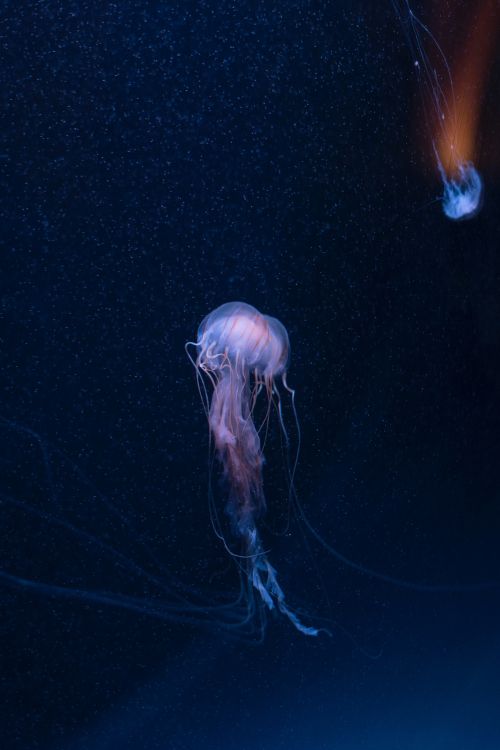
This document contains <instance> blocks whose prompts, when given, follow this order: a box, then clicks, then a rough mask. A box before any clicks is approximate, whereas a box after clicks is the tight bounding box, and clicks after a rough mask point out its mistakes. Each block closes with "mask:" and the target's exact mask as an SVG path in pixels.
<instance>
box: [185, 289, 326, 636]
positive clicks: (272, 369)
mask: <svg viewBox="0 0 500 750" xmlns="http://www.w3.org/2000/svg"><path fill="white" fill-rule="evenodd" d="M191 343H192V344H193V346H194V347H195V349H196V359H195V360H194V359H193V360H192V361H193V364H194V365H195V367H196V370H197V374H198V376H199V377H200V379H201V382H203V383H204V381H203V377H202V376H203V375H205V376H206V379H207V381H208V384H209V387H210V388H211V389H212V394H211V398H209V395H208V392H206V391H205V393H206V396H207V398H206V402H205V403H206V412H207V417H208V425H209V433H210V436H211V439H213V442H214V447H215V452H216V455H217V457H218V460H219V463H220V465H221V466H222V470H223V475H224V478H225V484H226V486H227V504H226V512H227V515H228V516H229V518H230V524H231V529H232V534H233V536H234V538H235V540H236V541H237V542H238V544H239V552H238V553H235V552H233V551H231V550H230V548H229V545H228V544H227V543H226V542H225V540H224V537H223V535H222V534H219V535H220V536H221V538H222V539H223V541H224V543H225V546H226V548H227V549H228V551H230V552H231V554H232V555H233V557H234V558H235V560H236V561H237V562H238V564H239V567H240V570H241V573H242V575H243V577H244V579H245V580H246V582H247V595H248V597H249V602H250V603H252V602H253V601H254V597H255V596H257V597H258V598H259V600H260V601H261V602H262V603H263V605H264V609H267V610H277V611H279V612H281V613H282V614H283V615H285V616H286V617H287V618H288V619H289V620H290V622H291V623H292V624H293V625H294V626H295V627H296V628H297V630H299V631H300V632H301V633H304V634H305V635H310V636H314V635H317V634H318V632H319V630H318V629H317V628H315V627H312V626H308V625H305V624H304V623H303V622H302V621H301V619H300V618H299V616H298V615H297V613H296V612H294V611H293V610H292V609H291V608H290V607H289V605H288V604H287V601H286V598H285V594H284V592H283V589H282V588H281V586H280V584H279V582H278V578H277V573H276V570H275V568H274V567H273V565H272V564H271V562H270V560H269V556H268V551H267V550H266V549H265V548H264V546H263V543H262V540H261V535H260V533H259V520H260V519H262V517H263V516H264V513H265V509H266V501H265V496H264V488H263V476H262V474H263V465H264V455H263V451H262V446H261V441H260V437H259V432H258V430H257V428H256V425H255V423H254V418H253V417H254V408H255V405H256V402H257V399H258V398H259V396H260V395H261V394H262V395H263V396H264V398H265V399H267V404H266V412H265V414H266V416H265V418H264V422H265V423H266V422H267V420H268V419H269V416H270V412H271V407H272V403H273V397H274V396H276V398H277V399H278V403H280V402H279V392H278V387H277V378H280V379H281V383H282V385H283V387H284V388H285V389H286V391H288V392H289V393H290V394H291V396H292V398H293V395H294V392H293V390H292V389H291V388H290V387H289V386H288V384H287V379H286V375H287V366H288V360H289V354H290V344H289V340H288V334H287V332H286V329H285V327H284V326H283V325H282V324H281V323H280V321H279V320H277V319H276V318H272V317H270V316H268V315H262V314H261V313H260V312H258V310H256V309H255V308H254V307H252V306H251V305H248V304H245V303H243V302H229V303H227V304H224V305H221V306H220V307H218V308H217V309H216V310H214V311H213V312H211V313H210V314H209V315H207V317H206V318H205V319H204V320H203V322H202V323H201V326H200V328H199V331H198V338H197V341H196V342H191ZM188 346H189V345H188ZM202 393H203V391H202ZM279 409H280V407H279ZM279 413H280V418H281V409H280V411H279ZM280 421H281V419H280Z"/></svg>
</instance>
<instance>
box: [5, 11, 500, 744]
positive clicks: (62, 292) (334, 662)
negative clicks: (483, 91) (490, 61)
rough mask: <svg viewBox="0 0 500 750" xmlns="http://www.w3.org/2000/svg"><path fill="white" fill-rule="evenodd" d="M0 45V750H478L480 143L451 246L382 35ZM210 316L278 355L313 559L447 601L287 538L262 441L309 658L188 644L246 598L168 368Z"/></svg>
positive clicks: (493, 714)
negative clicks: (257, 322) (266, 341)
mask: <svg viewBox="0 0 500 750" xmlns="http://www.w3.org/2000/svg"><path fill="white" fill-rule="evenodd" d="M375 6H377V7H375ZM1 37H2V38H1V45H2V51H3V64H2V66H1V72H0V82H1V86H0V88H1V92H2V102H3V106H2V127H1V133H2V143H3V145H2V150H1V157H2V158H1V163H0V168H1V170H2V188H3V189H2V201H1V208H0V211H1V227H2V232H1V234H2V244H3V250H2V272H1V284H2V317H3V326H2V334H1V337H2V344H1V347H0V351H1V356H2V366H1V383H2V391H1V392H2V406H1V411H0V417H1V421H0V443H1V451H0V476H1V486H0V490H1V504H0V512H1V518H2V520H1V527H2V533H1V535H0V537H1V563H0V572H1V574H2V577H1V579H0V591H1V599H0V601H1V606H2V618H1V626H0V649H1V670H0V686H1V691H2V694H1V703H0V705H1V710H0V724H1V727H0V733H1V743H0V744H1V747H2V748H5V750H9V749H10V748H30V749H31V748H42V749H43V750H49V749H50V750H52V749H53V750H56V749H57V750H63V749H68V750H72V749H73V748H74V749H76V748H82V749H83V748H85V749H86V750H94V748H96V749H97V748H99V749H101V748H102V749H104V748H106V749H108V748H109V749H111V748H134V749H136V748H146V749H149V748H151V749H153V748H161V749H162V750H163V749H167V748H168V749H172V750H194V748H200V747H207V748H222V747H223V748H225V750H271V749H273V748H283V749H284V748H286V750H304V749H305V748H307V749H308V750H309V749H310V750H331V748H336V749H338V750H351V749H352V750H359V749H360V748H368V749H370V750H378V748H381V749H382V748H383V750H389V749H393V750H399V749H400V748H406V749H413V748H414V749H415V750H417V749H418V750H420V748H426V749H429V750H433V749H434V748H436V749H438V748H439V750H443V749H448V748H453V749H454V750H455V749H456V748H460V749H461V750H476V749H477V750H495V749H496V748H498V746H499V744H500V711H499V703H500V678H499V668H500V635H499V632H500V631H499V626H500V592H499V590H498V588H496V589H495V587H490V588H485V589H481V590H474V591H470V590H467V587H470V586H475V585H476V584H481V583H488V582H495V581H499V580H500V570H499V552H498V550H499V542H498V539H499V534H500V468H499V458H498V457H499V455H500V375H499V372H500V348H499V342H500V303H499V299H500V252H499V251H500V225H499V222H498V202H499V200H500V187H499V182H498V172H496V173H495V169H494V168H493V167H492V166H491V165H492V164H493V162H494V157H495V144H494V142H493V140H494V139H492V137H491V133H490V136H488V137H487V136H486V134H485V137H484V139H483V141H482V146H481V148H482V164H480V165H479V166H480V168H483V174H484V176H485V184H486V193H485V195H486V198H485V204H484V207H483V210H482V213H481V214H480V215H479V216H478V217H477V218H475V219H474V220H473V221H470V222H463V223H459V224H453V223H451V222H448V221H447V220H446V219H445V218H444V216H443V215H442V212H441V210H440V205H439V203H438V202H437V203H436V202H433V201H434V199H435V198H436V197H438V196H439V190H440V188H439V182H438V180H437V178H436V175H435V169H434V164H433V161H432V154H431V153H430V151H429V154H428V158H427V159H426V155H425V153H424V152H423V150H422V148H421V143H422V142H425V133H424V138H420V137H419V133H420V134H421V132H422V129H423V128H424V124H423V123H421V124H420V123H419V122H418V121H416V118H417V115H416V113H417V112H418V106H416V102H417V101H418V90H417V88H416V81H415V79H414V77H413V71H412V66H411V61H410V60H409V57H408V50H407V49H406V47H405V43H404V35H403V34H402V30H401V28H400V26H399V25H398V21H397V19H396V17H395V14H394V12H393V8H392V6H391V3H389V2H387V3H386V2H384V3H378V4H373V3H369V2H347V0H345V1H344V2H331V3H305V2H296V1H295V0H293V1H291V2H287V3H286V4H285V3H282V4H281V5H277V4H276V3H265V2H257V3H246V2H242V3H239V4H238V3H227V2H220V1H219V2H195V3H193V2H189V1H188V0H185V1H184V2H176V3H154V2H142V3H131V2H128V1H126V2H120V3H110V2H95V3H92V2H66V3H57V2H52V1H51V0H47V1H44V2H28V3H19V2H6V3H4V4H3V9H2V31H1ZM499 80H500V79H499V78H498V75H496V73H495V71H493V74H492V78H491V82H490V91H491V94H489V95H488V96H489V98H488V99H487V102H486V104H485V121H486V122H488V121H491V120H494V113H495V106H496V98H495V91H498V82H499ZM489 166H490V167H491V168H490V169H489V170H488V167H489ZM231 300H244V301H246V302H248V303H250V304H252V305H255V306H256V307H258V308H259V309H260V310H262V311H263V312H265V313H268V314H270V315H275V316H277V317H278V318H279V319H280V320H281V321H282V322H283V323H284V324H285V326H286V327H287V330H288V333H289V336H290V340H291V346H292V359H291V367H290V374H289V382H290V384H291V385H292V386H293V387H294V388H295V389H296V393H297V408H298V411H299V417H300V423H301V429H302V449H301V456H300V462H299V467H298V472H297V476H296V486H297V493H298V496H299V498H300V501H301V503H302V506H303V508H304V509H305V512H306V513H307V516H308V518H309V520H310V522H311V523H312V524H313V526H314V528H315V529H317V531H318V532H319V533H320V534H321V535H322V537H323V538H324V539H325V540H326V541H327V542H328V544H330V545H331V546H333V547H335V549H337V550H338V551H339V552H340V553H341V554H343V555H346V556H347V557H349V558H350V559H352V560H354V561H356V562H357V563H359V564H361V565H364V566H366V567H369V568H371V569H374V570H376V571H380V572H381V573H383V574H386V575H389V576H392V577H396V578H398V579H403V580H406V581H409V582H414V583H424V584H430V585H437V586H439V585H443V584H447V585H448V584H449V585H450V586H451V587H453V586H462V587H464V589H463V590H461V591H456V590H455V591H454V590H448V591H437V592H422V591H415V590H412V589H411V588H410V589H408V588H403V587H399V586H394V585H389V584H387V583H384V582H383V581H381V580H378V579H376V578H373V577H370V576H367V575H363V574H361V573H359V572H356V571H355V570H353V569H351V568H349V567H346V566H345V565H342V564H341V563H340V562H339V561H338V560H337V559H335V557H333V556H332V555H331V554H329V553H328V552H327V551H326V550H325V549H324V548H322V547H321V546H320V545H319V544H318V543H317V542H316V541H315V540H314V538H313V537H311V536H310V535H309V534H308V533H307V531H305V530H304V527H303V525H302V526H301V524H299V523H297V522H296V521H295V522H292V524H291V526H290V529H289V533H287V534H285V535H282V534H280V533H278V532H280V530H281V529H283V527H284V523H285V521H286V516H287V493H286V486H285V485H284V483H283V471H282V468H283V455H282V451H281V447H280V442H279V435H278V432H277V430H276V428H275V427H274V428H272V429H271V434H270V438H269V442H268V444H267V446H266V458H267V464H266V469H265V476H264V480H265V483H266V495H267V502H268V516H267V519H266V523H265V525H263V528H262V534H263V537H264V540H265V544H266V548H267V549H270V550H271V552H270V555H271V556H272V560H273V564H274V565H275V566H276V568H277V570H278V573H279V576H280V582H281V584H282V586H283V588H284V590H285V591H286V594H287V597H288V600H289V602H290V603H291V604H293V605H294V606H295V607H297V608H299V610H300V611H301V612H302V613H303V614H304V616H305V617H306V619H307V620H308V622H318V623H319V624H321V625H325V626H326V627H328V629H329V630H330V631H331V637H329V636H327V635H322V636H320V637H318V638H307V637H304V636H303V635H301V634H300V633H298V632H297V631H296V630H295V629H294V628H293V627H292V626H291V625H290V623H289V622H288V621H286V620H285V619H284V618H280V617H273V616H270V617H269V618H268V621H267V627H266V630H265V633H264V635H263V638H261V637H260V636H261V635H262V634H261V633H260V632H259V631H258V630H257V629H255V630H254V631H252V629H251V628H250V629H246V630H245V632H243V633H242V632H239V631H237V632H230V631H228V629H227V628H225V627H224V618H218V617H215V616H213V615H208V616H207V615H206V613H207V612H209V611H210V607H211V606H212V605H213V604H216V603H220V602H221V601H227V599H226V597H227V596H229V595H234V596H235V595H236V593H237V591H238V586H239V581H238V575H237V571H236V568H235V566H234V565H233V564H232V563H231V561H230V560H229V558H228V555H227V553H226V551H225V550H224V548H223V546H222V545H221V544H220V542H219V541H218V540H217V538H216V537H215V535H214V533H213V529H212V527H211V524H210V517H209V510H208V500H207V488H208V476H207V438H208V436H207V427H206V421H205V417H204V414H203V410H202V407H201V403H200V400H199V396H198V392H197V389H196V382H195V378H194V372H193V370H192V367H191V365H190V364H189V361H188V360H187V358H186V356H185V352H184V343H185V341H186V340H188V339H193V338H194V337H195V335H196V330H197V326H198V325H199V323H200V322H201V320H202V318H203V317H204V316H205V315H206V314H207V313H208V312H210V311H211V310H212V309H214V308H215V307H217V306H218V305H220V304H222V303H223V302H227V301H231ZM287 415H288V418H290V417H291V414H290V411H288V412H287ZM291 429H292V434H293V436H294V437H293V439H294V440H295V443H294V445H296V435H295V433H294V432H293V423H292V428H291ZM292 442H293V441H292ZM213 481H214V485H215V489H216V494H217V496H219V495H221V494H223V488H220V487H219V485H218V479H217V469H216V468H215V475H214V480H213ZM68 590H70V591H72V592H73V595H71V596H65V595H64V592H65V591H68ZM75 592H76V593H75ZM96 592H101V594H102V592H106V596H97V595H96ZM201 601H203V604H200V602H201ZM179 602H180V603H179ZM188 620H189V621H188ZM221 620H222V622H221Z"/></svg>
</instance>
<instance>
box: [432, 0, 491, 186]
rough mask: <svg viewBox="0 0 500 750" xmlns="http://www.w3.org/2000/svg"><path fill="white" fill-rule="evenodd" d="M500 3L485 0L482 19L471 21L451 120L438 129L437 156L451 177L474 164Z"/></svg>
mask: <svg viewBox="0 0 500 750" xmlns="http://www.w3.org/2000/svg"><path fill="white" fill-rule="evenodd" d="M499 26H500V24H499V6H498V3H497V2H496V0H482V2H480V3H479V8H478V15H477V17H474V18H472V19H471V22H470V28H471V35H470V37H469V40H468V43H467V44H466V46H465V51H464V54H463V55H461V56H460V60H459V62H458V64H455V66H454V68H455V69H454V71H453V72H452V79H453V82H454V83H453V86H454V90H452V91H449V92H448V95H447V101H448V104H449V116H448V117H447V118H446V119H445V120H444V121H441V122H440V123H439V124H438V125H437V132H436V137H435V139H434V141H435V146H436V150H437V154H438V156H439V159H440V160H441V163H442V165H443V167H444V169H445V171H446V172H447V174H448V175H449V176H452V175H453V174H454V173H455V172H456V171H457V167H458V165H459V164H460V163H464V162H468V161H471V162H474V161H475V157H476V148H477V131H478V125H479V120H480V113H481V101H482V98H483V95H484V91H485V88H486V82H487V77H488V69H489V67H490V64H491V59H492V56H493V51H494V48H495V39H496V37H497V33H498V30H499Z"/></svg>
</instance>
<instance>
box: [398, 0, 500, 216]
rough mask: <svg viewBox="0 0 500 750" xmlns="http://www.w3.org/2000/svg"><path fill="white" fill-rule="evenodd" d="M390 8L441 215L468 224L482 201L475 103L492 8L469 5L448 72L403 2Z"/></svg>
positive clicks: (488, 53)
mask: <svg viewBox="0 0 500 750" xmlns="http://www.w3.org/2000/svg"><path fill="white" fill-rule="evenodd" d="M392 4H393V7H394V9H395V11H396V14H397V15H398V17H399V19H400V21H401V23H402V25H403V28H404V30H405V33H406V37H407V41H408V45H409V47H410V51H411V54H412V56H413V63H414V69H415V71H416V73H417V76H418V80H419V87H420V93H421V95H422V99H423V105H424V111H425V115H426V121H427V127H428V129H429V131H430V133H431V139H432V146H433V151H434V155H435V158H436V166H437V170H438V174H439V176H440V178H441V182H442V185H443V193H442V196H441V205H442V209H443V213H444V214H445V216H446V217H447V218H449V219H452V220H461V219H470V218H472V217H474V216H475V215H476V214H477V213H478V212H479V210H480V209H481V206H482V202H483V200H482V199H483V181H482V179H481V176H480V174H479V172H478V170H477V169H476V166H475V164H474V161H475V158H476V148H477V140H478V137H477V130H478V123H479V117H480V111H481V100H482V97H483V94H484V90H485V87H486V82H487V71H488V68H490V67H491V58H492V54H493V51H494V48H495V44H494V42H495V35H496V33H497V31H496V29H497V26H498V24H497V23H495V20H494V15H495V12H496V11H495V7H494V3H492V2H490V0H484V1H483V2H481V3H476V7H475V8H473V7H472V6H471V7H472V11H471V12H470V16H469V17H468V18H467V19H466V21H467V31H468V33H467V41H466V44H465V45H462V46H461V47H460V55H459V56H457V58H456V64H455V65H454V68H453V72H452V68H451V67H450V64H449V62H448V59H447V56H446V55H445V52H444V50H443V47H442V46H441V44H440V42H438V40H437V38H436V35H435V34H434V33H433V32H432V31H431V29H430V28H429V26H427V25H426V24H424V23H423V22H422V21H421V20H419V18H418V17H417V16H416V15H415V13H414V12H413V10H412V9H411V7H410V5H409V2H408V0H393V1H392ZM469 10H471V9H469ZM457 47H458V44H457Z"/></svg>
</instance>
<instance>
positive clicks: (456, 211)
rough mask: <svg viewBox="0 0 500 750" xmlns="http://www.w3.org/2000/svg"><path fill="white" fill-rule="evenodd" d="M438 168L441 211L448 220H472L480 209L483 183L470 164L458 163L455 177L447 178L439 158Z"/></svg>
mask: <svg viewBox="0 0 500 750" xmlns="http://www.w3.org/2000/svg"><path fill="white" fill-rule="evenodd" d="M437 161H438V168H439V172H440V174H441V179H442V181H443V186H444V191H443V198H442V201H443V211H444V214H445V215H446V216H447V217H448V218H449V219H454V220H458V219H472V218H473V217H474V216H475V215H476V214H477V212H478V211H479V210H480V209H481V205H482V194H483V182H482V180H481V177H480V175H479V172H478V171H477V169H476V168H475V167H474V165H473V164H472V163H470V162H466V163H465V164H463V163H461V162H460V163H459V164H458V166H457V170H456V172H455V175H454V176H452V177H448V175H447V174H446V172H445V170H444V168H443V165H442V164H441V161H440V159H439V157H437Z"/></svg>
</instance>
